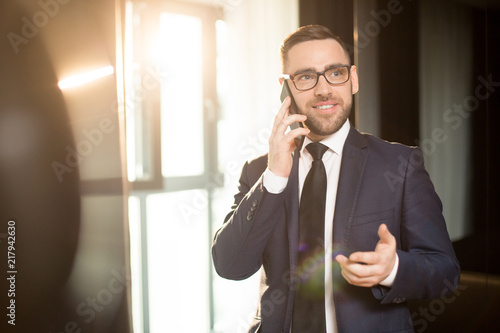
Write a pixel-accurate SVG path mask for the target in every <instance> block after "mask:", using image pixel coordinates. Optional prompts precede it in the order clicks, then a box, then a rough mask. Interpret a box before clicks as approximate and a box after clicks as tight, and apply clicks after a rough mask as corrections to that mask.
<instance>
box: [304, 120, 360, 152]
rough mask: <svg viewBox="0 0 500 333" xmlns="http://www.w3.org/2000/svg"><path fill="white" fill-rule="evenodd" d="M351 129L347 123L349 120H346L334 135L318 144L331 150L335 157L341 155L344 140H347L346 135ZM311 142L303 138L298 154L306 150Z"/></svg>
mask: <svg viewBox="0 0 500 333" xmlns="http://www.w3.org/2000/svg"><path fill="white" fill-rule="evenodd" d="M350 128H351V124H350V123H349V120H346V122H345V123H344V125H342V127H341V128H340V129H339V130H338V131H337V132H335V133H333V134H332V135H330V136H328V137H326V138H325V139H323V140H321V141H320V142H321V143H322V144H324V145H325V146H327V147H328V148H330V149H331V150H333V151H334V152H335V153H336V154H337V155H341V154H342V150H343V149H344V143H345V140H346V139H347V135H348V134H349V130H350ZM311 142H312V141H311V140H310V139H309V138H308V137H305V138H304V143H303V145H302V148H301V150H300V153H301V155H302V152H303V150H304V149H305V148H306V146H307V145H308V144H309V143H311Z"/></svg>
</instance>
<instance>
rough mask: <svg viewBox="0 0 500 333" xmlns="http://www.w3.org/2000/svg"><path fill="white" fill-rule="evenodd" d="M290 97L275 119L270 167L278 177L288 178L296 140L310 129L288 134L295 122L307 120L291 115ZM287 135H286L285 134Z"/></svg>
mask: <svg viewBox="0 0 500 333" xmlns="http://www.w3.org/2000/svg"><path fill="white" fill-rule="evenodd" d="M290 102H291V100H290V97H287V98H286V99H285V100H284V101H283V104H282V105H281V107H280V109H279V111H278V113H277V114H276V116H275V117H274V123H273V129H272V131H271V135H270V136H269V155H268V167H269V169H270V170H271V171H272V172H273V173H275V174H276V175H278V176H282V177H288V176H289V174H290V171H291V169H292V156H291V152H292V151H293V150H294V149H295V143H294V139H295V138H296V137H297V136H299V135H307V134H308V133H309V129H306V128H296V129H294V130H291V131H289V132H287V129H288V126H290V125H291V124H293V123H294V122H302V121H305V120H306V119H307V117H306V116H304V115H300V114H292V115H290V113H289V111H288V110H289V107H290ZM285 133H286V134H285Z"/></svg>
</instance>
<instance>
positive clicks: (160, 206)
mask: <svg viewBox="0 0 500 333" xmlns="http://www.w3.org/2000/svg"><path fill="white" fill-rule="evenodd" d="M216 15H217V11H216V10H215V9H214V8H213V7H210V6H204V5H194V4H189V3H177V2H162V3H160V2H139V1H129V2H127V3H126V13H125V18H126V19H125V22H126V23H125V59H124V63H125V68H124V71H125V96H126V101H125V109H126V124H127V125H126V131H127V133H126V136H127V151H128V156H127V165H128V178H129V182H131V188H132V192H131V194H130V198H129V215H130V233H131V249H132V254H131V261H132V276H133V285H132V298H133V299H132V303H133V312H134V330H135V331H137V332H167V331H168V332H170V331H172V332H203V331H206V330H207V329H208V328H209V327H211V326H213V324H212V323H211V322H213V319H211V317H212V315H211V313H212V311H207V309H212V308H213V306H212V305H211V303H212V302H213V301H212V298H211V295H212V293H211V286H212V281H211V274H212V267H211V266H212V265H211V262H210V256H209V253H210V250H209V249H210V246H211V237H212V231H211V228H210V226H211V225H212V222H211V213H210V206H211V193H212V189H213V188H212V187H207V184H212V185H213V184H215V183H216V181H215V182H214V180H216V179H218V171H217V136H216V124H217V110H216V108H215V105H217V102H216V60H215V54H216V50H215V49H216V43H215V29H216V18H217V16H216ZM193 318H196V320H192V319H193Z"/></svg>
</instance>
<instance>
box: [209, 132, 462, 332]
mask: <svg viewBox="0 0 500 333" xmlns="http://www.w3.org/2000/svg"><path fill="white" fill-rule="evenodd" d="M298 155H299V153H298V152H297V151H295V153H294V159H293V160H294V161H293V167H292V171H291V174H290V177H289V179H288V184H287V187H286V189H285V190H284V191H283V192H282V193H280V194H271V193H269V192H267V190H266V189H265V188H264V186H263V183H262V173H263V171H264V170H265V169H266V166H267V156H262V157H260V158H257V159H255V160H253V161H251V162H249V163H246V164H245V166H244V167H243V171H242V174H241V178H240V184H239V188H238V190H239V192H238V193H237V194H236V195H235V202H234V205H233V207H232V210H231V212H230V213H229V214H228V215H227V217H226V219H225V221H224V224H223V226H222V227H221V228H220V229H219V230H218V231H217V233H216V235H215V238H214V242H213V247H212V256H213V260H214V266H215V268H216V271H217V273H218V274H219V275H220V276H222V277H224V278H227V279H233V280H241V279H245V278H248V277H249V276H251V275H253V274H254V273H255V272H256V271H258V270H259V269H260V268H261V267H262V271H261V274H262V278H261V286H260V307H259V309H258V311H257V315H256V317H255V320H254V323H253V324H252V325H251V327H250V329H249V332H266V333H276V332H286V333H288V332H289V331H290V323H291V316H292V310H293V298H294V297H293V290H294V279H293V276H294V273H295V269H296V267H297V250H296V249H297V243H298V210H299V200H298ZM333 223H334V227H333V229H334V230H333V242H334V252H335V253H344V254H345V255H349V254H350V253H352V252H355V251H373V250H374V249H375V246H376V244H377V242H378V241H379V237H378V234H377V230H378V227H379V225H380V224H381V223H385V224H386V225H387V226H388V228H389V231H390V232H391V233H392V234H393V235H394V236H395V237H396V240H397V253H398V256H399V269H398V272H397V275H396V278H395V281H394V284H393V286H392V288H386V287H382V286H375V287H372V288H362V287H356V286H352V285H350V284H348V283H347V281H346V280H345V279H344V278H343V277H342V275H341V271H340V266H339V265H338V263H336V262H334V264H333V267H332V270H333V281H334V291H333V296H334V303H335V311H336V318H337V326H338V330H339V333H346V332H353V333H361V332H413V327H412V321H411V315H410V313H409V311H408V307H407V305H406V302H405V301H406V300H409V299H425V298H437V297H441V296H444V295H445V294H447V293H450V292H452V291H453V290H452V289H453V288H456V286H457V285H458V282H459V275H460V267H459V264H458V261H457V259H456V257H455V254H454V251H453V247H452V244H451V241H450V239H449V236H448V232H447V230H446V225H445V222H444V218H443V215H442V205H441V201H440V199H439V198H438V196H437V194H436V192H435V190H434V187H433V185H432V183H431V180H430V178H429V175H428V173H427V172H426V171H425V168H424V165H423V156H422V153H421V150H420V149H418V148H411V147H407V146H404V145H401V144H392V143H388V142H386V141H383V140H381V139H378V138H376V137H374V136H371V135H367V134H360V133H359V132H358V131H357V130H355V129H354V128H352V127H351V130H350V132H349V135H348V137H347V139H346V142H345V145H344V151H343V154H342V162H341V169H340V176H339V184H338V190H337V200H336V208H335V217H334V221H333ZM450 286H453V287H450Z"/></svg>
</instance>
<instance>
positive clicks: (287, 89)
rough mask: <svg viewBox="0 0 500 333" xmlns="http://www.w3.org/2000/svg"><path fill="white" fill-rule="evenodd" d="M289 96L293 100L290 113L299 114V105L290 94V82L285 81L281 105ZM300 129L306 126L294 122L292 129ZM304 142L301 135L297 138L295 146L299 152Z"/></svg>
mask: <svg viewBox="0 0 500 333" xmlns="http://www.w3.org/2000/svg"><path fill="white" fill-rule="evenodd" d="M287 96H290V98H291V103H290V107H289V108H288V110H290V113H297V105H296V104H295V101H294V99H293V96H292V93H291V92H290V87H288V82H287V81H285V82H283V88H282V89H281V96H280V98H281V103H283V101H284V100H285V98H286V97H287ZM299 127H304V124H302V122H294V123H292V124H291V125H290V129H292V130H293V129H296V128H299ZM303 142H304V136H303V135H299V136H298V137H296V138H295V146H296V147H297V148H299V150H300V149H301V148H302V143H303Z"/></svg>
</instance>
